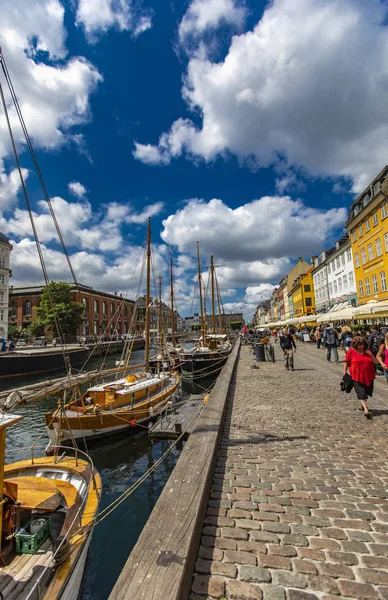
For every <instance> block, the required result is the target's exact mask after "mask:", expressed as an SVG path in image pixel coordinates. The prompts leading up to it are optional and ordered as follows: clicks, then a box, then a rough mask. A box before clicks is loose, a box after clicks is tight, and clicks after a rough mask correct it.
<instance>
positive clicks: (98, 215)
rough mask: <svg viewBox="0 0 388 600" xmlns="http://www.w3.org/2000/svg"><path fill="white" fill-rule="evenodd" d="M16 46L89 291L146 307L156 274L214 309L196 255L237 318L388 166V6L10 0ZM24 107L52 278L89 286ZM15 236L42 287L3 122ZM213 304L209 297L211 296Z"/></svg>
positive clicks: (296, 0) (21, 279)
mask: <svg viewBox="0 0 388 600" xmlns="http://www.w3.org/2000/svg"><path fill="white" fill-rule="evenodd" d="M0 9H1V29H0V45H1V47H2V49H3V54H4V58H5V61H6V64H7V67H8V70H9V72H10V74H11V77H12V81H13V85H14V88H15V91H16V94H17V96H18V99H19V103H20V106H21V109H22V112H23V115H24V119H25V122H26V124H27V128H28V131H29V133H30V136H31V138H32V140H33V144H34V147H35V150H36V153H37V156H38V160H39V162H40V166H41V169H42V172H43V175H44V178H45V181H46V186H47V189H48V191H49V194H50V196H51V199H52V204H53V207H54V210H55V213H56V216H57V219H58V222H59V224H60V228H61V231H62V234H63V237H64V239H65V242H66V245H67V247H68V251H69V254H70V256H71V261H72V264H73V266H74V270H75V273H76V276H77V278H78V280H79V281H80V282H82V283H85V284H87V285H92V286H94V287H96V288H97V289H100V290H106V291H111V292H114V291H118V292H122V293H124V294H126V293H129V295H130V296H131V297H134V296H135V295H136V293H137V290H138V287H139V281H138V280H139V276H138V275H139V273H140V272H141V270H142V260H143V258H142V247H143V246H144V240H145V235H146V232H145V227H146V222H147V218H148V217H149V216H150V217H151V222H152V237H153V244H154V255H153V272H154V277H155V278H156V277H157V276H158V275H159V274H161V275H162V278H163V281H164V285H165V288H166V289H165V292H166V295H167V286H168V262H169V257H170V248H172V254H173V257H174V263H175V276H176V290H175V294H176V298H177V301H178V310H179V311H180V312H181V313H182V314H190V312H192V310H194V309H197V301H196V300H195V298H194V291H193V280H194V278H195V246H196V241H197V240H198V241H199V242H200V248H201V254H202V262H203V266H204V267H205V266H206V265H208V264H209V255H210V253H213V254H214V257H215V262H216V264H218V265H220V266H219V267H218V268H217V274H218V281H219V284H220V286H221V289H222V295H223V300H224V305H225V308H226V310H227V311H228V310H235V309H240V308H241V307H242V306H243V307H244V312H245V314H246V315H247V316H248V317H249V316H250V315H251V314H252V312H253V310H254V308H255V306H256V305H257V303H258V302H259V301H260V300H261V299H263V298H264V297H267V296H268V294H269V293H271V290H272V289H273V286H274V285H276V284H277V283H278V282H279V280H280V279H281V277H282V276H283V275H284V274H285V273H287V271H288V270H289V269H290V267H291V266H292V264H293V262H294V261H295V260H296V259H297V258H298V257H299V256H303V257H305V258H307V259H308V258H309V257H310V256H311V255H313V254H317V253H319V252H321V251H322V250H323V249H324V248H326V247H330V245H331V244H332V243H333V241H334V240H335V239H336V238H338V237H340V236H341V235H342V233H343V225H344V222H345V220H346V215H347V211H348V207H349V205H350V203H351V202H352V200H353V199H354V197H355V194H357V193H359V192H361V191H362V190H363V189H364V188H365V187H366V186H367V184H368V183H369V181H370V180H371V179H372V178H373V177H374V176H375V175H377V173H378V172H379V171H380V170H381V168H382V167H383V166H384V165H385V164H386V163H387V156H388V152H387V151H388V119H387V108H386V103H387V100H386V99H387V97H388V95H387V92H388V28H387V25H388V18H387V13H388V2H387V1H386V0H368V1H365V0H272V1H271V2H269V1H268V2H266V1H264V0H169V1H166V2H161V1H160V0H143V1H142V2H140V0H139V1H138V0H34V2H31V1H30V0H12V2H9V1H8V0H0ZM0 81H1V83H2V85H3V86H4V91H5V94H6V101H7V105H8V110H9V114H10V119H11V122H12V126H13V130H14V135H15V139H16V142H17V146H18V150H19V152H20V159H21V165H22V168H23V173H24V176H25V178H26V184H27V189H28V193H29V197H30V201H31V205H32V208H33V212H34V218H35V222H36V227H37V230H38V232H39V237H40V241H41V244H42V246H43V248H44V256H45V260H46V264H47V270H48V273H49V276H50V278H51V279H56V280H60V279H64V280H70V274H69V271H68V269H67V267H66V263H65V261H64V258H63V255H62V253H61V248H60V245H59V244H58V239H57V234H56V231H55V227H54V225H53V223H52V219H51V216H50V211H49V209H48V206H47V204H46V202H45V201H44V196H43V193H42V190H41V189H40V188H39V185H38V184H39V181H38V177H37V175H36V173H35V172H34V170H33V166H32V161H31V159H30V157H29V155H28V153H27V151H26V145H25V142H24V139H23V136H22V131H21V128H20V126H19V124H18V121H17V116H16V112H15V109H14V108H13V106H12V105H11V101H10V97H9V94H8V91H7V89H6V86H5V82H4V77H3V73H0ZM0 231H2V232H4V233H5V234H7V235H8V236H9V238H10V239H11V241H12V243H13V246H14V249H13V252H12V270H13V278H12V283H13V284H14V285H19V284H26V283H33V282H41V281H42V274H41V268H40V265H39V262H38V258H37V253H36V250H35V246H34V241H33V238H32V235H31V225H30V220H29V216H28V213H27V212H26V205H25V200H24V197H23V195H22V193H21V184H20V181H19V178H18V174H17V171H16V170H15V160H14V158H13V156H12V147H11V143H10V140H9V136H8V133H7V128H6V122H5V118H4V113H3V111H2V110H1V111H0ZM193 298H194V299H193Z"/></svg>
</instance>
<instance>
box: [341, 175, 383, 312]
mask: <svg viewBox="0 0 388 600" xmlns="http://www.w3.org/2000/svg"><path fill="white" fill-rule="evenodd" d="M387 196H388V166H385V167H384V169H383V170H382V171H381V172H380V173H379V174H378V175H377V177H376V178H375V179H374V180H373V181H372V183H371V184H370V185H368V187H367V188H366V190H364V191H363V193H362V194H360V196H359V197H358V198H357V200H356V201H355V202H353V204H352V206H351V207H350V215H349V218H348V221H347V223H346V228H347V229H348V230H349V233H350V241H351V244H352V255H353V262H354V273H355V280H356V289H357V293H358V303H359V304H365V303H366V302H368V301H369V300H386V299H388V289H387V273H388V218H387V217H388V203H387Z"/></svg>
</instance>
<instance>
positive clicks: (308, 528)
mask: <svg viewBox="0 0 388 600" xmlns="http://www.w3.org/2000/svg"><path fill="white" fill-rule="evenodd" d="M291 529H292V533H301V534H302V535H319V529H318V528H317V527H314V525H291Z"/></svg>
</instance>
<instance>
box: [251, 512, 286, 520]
mask: <svg viewBox="0 0 388 600" xmlns="http://www.w3.org/2000/svg"><path fill="white" fill-rule="evenodd" d="M250 514H251V516H252V519H255V520H256V521H278V520H279V515H277V514H276V513H272V512H265V511H264V510H252V511H251V513H250Z"/></svg>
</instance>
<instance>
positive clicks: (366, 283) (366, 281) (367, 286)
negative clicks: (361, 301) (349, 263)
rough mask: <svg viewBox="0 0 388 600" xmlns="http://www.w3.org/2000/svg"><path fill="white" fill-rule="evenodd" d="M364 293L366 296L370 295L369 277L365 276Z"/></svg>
mask: <svg viewBox="0 0 388 600" xmlns="http://www.w3.org/2000/svg"><path fill="white" fill-rule="evenodd" d="M365 294H366V295H367V296H370V283H369V277H367V278H366V279H365Z"/></svg>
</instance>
